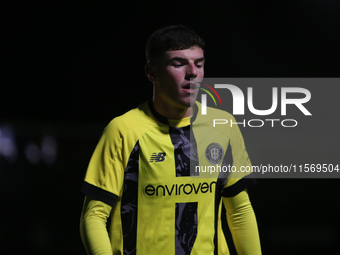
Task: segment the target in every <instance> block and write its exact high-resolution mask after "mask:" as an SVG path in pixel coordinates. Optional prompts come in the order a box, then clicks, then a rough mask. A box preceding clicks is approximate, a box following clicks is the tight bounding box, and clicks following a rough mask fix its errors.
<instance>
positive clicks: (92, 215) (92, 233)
mask: <svg viewBox="0 0 340 255" xmlns="http://www.w3.org/2000/svg"><path fill="white" fill-rule="evenodd" d="M110 212H111V206H109V205H107V204H105V203H103V202H101V201H98V200H94V199H91V198H90V197H87V196H86V197H85V201H84V206H83V210H82V213H81V218H80V236H81V239H82V241H83V244H84V246H85V249H86V251H87V254H89V255H99V254H101V255H112V248H111V243H110V239H109V236H108V233H107V230H106V222H107V218H108V217H109V215H110Z"/></svg>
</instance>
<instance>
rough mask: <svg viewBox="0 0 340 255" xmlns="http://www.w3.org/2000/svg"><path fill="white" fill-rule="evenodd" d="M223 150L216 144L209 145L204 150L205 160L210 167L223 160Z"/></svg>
mask: <svg viewBox="0 0 340 255" xmlns="http://www.w3.org/2000/svg"><path fill="white" fill-rule="evenodd" d="M223 155H224V153H223V148H222V146H221V145H219V144H218V143H211V144H209V145H208V147H207V149H206V150H205V158H206V159H207V160H208V162H209V163H210V164H212V165H218V164H219V163H221V161H222V159H223Z"/></svg>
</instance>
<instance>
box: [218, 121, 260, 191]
mask: <svg viewBox="0 0 340 255" xmlns="http://www.w3.org/2000/svg"><path fill="white" fill-rule="evenodd" d="M233 123H236V120H235V118H233ZM229 147H230V148H229V150H230V151H231V153H230V155H231V157H232V160H231V161H232V165H233V171H231V172H230V174H229V176H228V179H227V181H226V184H225V185H224V188H223V196H224V197H232V196H235V195H237V194H238V193H240V192H241V191H243V190H245V189H246V188H248V187H249V186H251V185H253V184H255V183H256V180H255V178H254V175H253V173H252V165H251V161H250V159H249V156H248V152H247V150H246V147H245V144H244V139H243V136H242V134H241V131H240V129H239V127H238V126H237V125H236V124H235V125H233V126H232V128H231V132H230V144H229Z"/></svg>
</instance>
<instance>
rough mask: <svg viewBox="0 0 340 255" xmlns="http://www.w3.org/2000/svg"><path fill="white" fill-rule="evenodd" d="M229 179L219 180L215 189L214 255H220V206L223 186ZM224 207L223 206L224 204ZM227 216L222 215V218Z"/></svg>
mask: <svg viewBox="0 0 340 255" xmlns="http://www.w3.org/2000/svg"><path fill="white" fill-rule="evenodd" d="M226 181H227V179H226V178H218V179H217V182H216V189H215V222H214V224H215V235H214V255H218V234H217V232H218V212H219V211H218V209H219V206H220V202H221V199H222V190H223V186H224V185H225V183H226ZM222 206H223V204H222ZM223 217H225V215H224V216H223V215H222V218H223Z"/></svg>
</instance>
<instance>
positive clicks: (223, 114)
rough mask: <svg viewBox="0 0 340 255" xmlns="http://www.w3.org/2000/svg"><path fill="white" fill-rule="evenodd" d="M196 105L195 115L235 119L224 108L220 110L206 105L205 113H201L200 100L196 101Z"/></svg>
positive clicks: (208, 117)
mask: <svg viewBox="0 0 340 255" xmlns="http://www.w3.org/2000/svg"><path fill="white" fill-rule="evenodd" d="M196 105H197V106H198V112H197V115H198V117H200V118H203V119H231V120H235V117H234V116H233V115H232V114H231V113H229V112H227V111H225V110H221V109H217V108H213V107H209V106H207V107H206V113H205V114H203V113H202V104H201V103H200V102H196Z"/></svg>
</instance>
